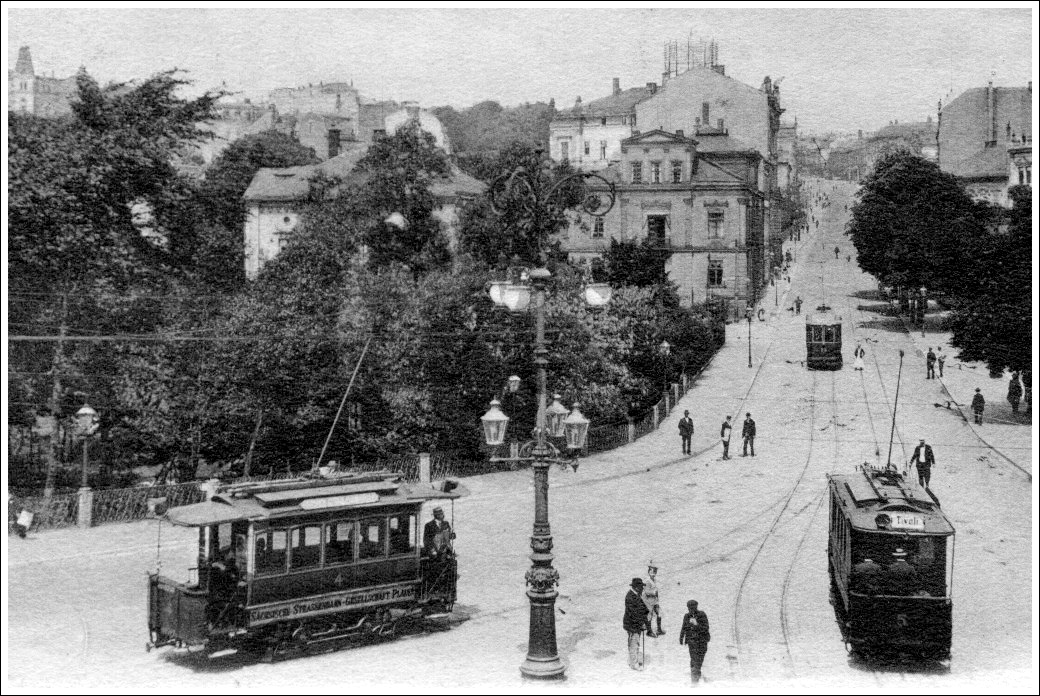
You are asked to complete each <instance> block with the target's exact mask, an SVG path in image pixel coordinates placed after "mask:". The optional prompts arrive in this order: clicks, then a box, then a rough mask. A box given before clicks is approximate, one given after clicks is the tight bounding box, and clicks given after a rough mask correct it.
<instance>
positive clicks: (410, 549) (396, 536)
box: [389, 515, 416, 555]
mask: <svg viewBox="0 0 1040 696" xmlns="http://www.w3.org/2000/svg"><path fill="white" fill-rule="evenodd" d="M389 524H390V554H391V555H394V554H403V553H415V543H416V542H415V515H394V516H393V517H391V518H390V520H389Z"/></svg>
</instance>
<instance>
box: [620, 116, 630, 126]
mask: <svg viewBox="0 0 1040 696" xmlns="http://www.w3.org/2000/svg"><path fill="white" fill-rule="evenodd" d="M621 125H622V126H627V125H628V116H622V117H621Z"/></svg>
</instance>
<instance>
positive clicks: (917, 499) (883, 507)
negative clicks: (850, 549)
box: [828, 467, 954, 536]
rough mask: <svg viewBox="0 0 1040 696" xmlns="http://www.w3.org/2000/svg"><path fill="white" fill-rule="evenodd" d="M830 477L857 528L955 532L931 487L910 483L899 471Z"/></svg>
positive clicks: (870, 469)
mask: <svg viewBox="0 0 1040 696" xmlns="http://www.w3.org/2000/svg"><path fill="white" fill-rule="evenodd" d="M828 478H829V479H830V481H831V490H833V491H834V492H835V494H836V495H837V497H838V499H839V501H840V503H841V505H842V506H843V508H844V510H845V514H846V515H847V516H848V518H849V521H850V522H851V523H852V526H853V527H854V528H856V529H860V530H864V531H870V532H878V531H883V532H907V533H916V534H934V535H942V536H947V535H951V534H953V533H954V528H953V525H952V524H950V521H949V520H948V519H947V518H946V515H944V514H943V512H942V510H941V509H940V508H939V501H938V499H937V498H935V496H934V495H932V494H931V492H930V491H927V489H925V490H921V489H919V488H915V487H913V486H911V485H909V484H908V483H907V482H906V481H905V480H904V478H903V476H902V475H901V474H899V473H897V472H891V471H886V470H878V469H874V468H870V467H868V468H866V469H863V470H860V471H857V472H855V473H854V474H832V475H831V476H829V477H828ZM882 515H884V516H885V517H884V518H882ZM879 519H880V520H882V521H881V522H879Z"/></svg>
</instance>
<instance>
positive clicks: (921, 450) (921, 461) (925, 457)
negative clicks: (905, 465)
mask: <svg viewBox="0 0 1040 696" xmlns="http://www.w3.org/2000/svg"><path fill="white" fill-rule="evenodd" d="M915 464H916V465H917V482H918V483H919V484H921V485H922V486H924V487H925V488H928V482H929V481H931V480H932V465H933V464H935V455H934V454H932V446H931V445H927V444H925V441H924V438H923V437H922V438H921V443H920V444H919V445H917V447H915V448H914V456H912V457H910V466H914V465H915Z"/></svg>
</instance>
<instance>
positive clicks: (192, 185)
mask: <svg viewBox="0 0 1040 696" xmlns="http://www.w3.org/2000/svg"><path fill="white" fill-rule="evenodd" d="M180 84H181V83H180V82H179V81H177V80H175V79H174V78H173V77H172V76H171V75H170V74H163V75H160V76H157V77H156V78H153V79H152V80H150V81H148V82H146V83H143V84H142V85H141V86H137V87H134V86H119V87H115V88H105V89H101V88H98V87H97V85H96V84H94V83H93V81H92V80H90V79H89V78H88V77H87V76H85V75H84V76H81V94H82V104H80V105H77V107H76V111H75V114H74V115H73V116H72V117H71V118H69V119H65V120H42V119H35V118H32V117H23V116H19V115H16V114H12V115H11V139H10V142H11V146H10V152H9V155H10V181H11V185H10V189H9V192H10V199H11V208H10V221H11V222H10V233H9V243H10V251H11V256H10V278H11V302H10V310H11V322H12V323H11V325H10V328H11V332H12V333H18V334H29V335H33V334H36V335H45V336H49V337H52V338H53V337H58V336H63V335H64V336H69V337H73V336H74V337H77V338H78V339H82V338H84V337H93V338H92V339H91V340H89V341H84V340H77V341H75V342H72V341H70V340H67V339H65V340H57V341H49V342H40V343H32V342H13V343H12V344H11V345H12V349H11V365H12V367H11V371H10V372H9V375H8V380H9V382H8V385H9V392H10V394H11V395H12V396H11V402H10V403H11V406H12V408H11V423H12V425H13V427H14V431H16V432H17V433H18V441H19V442H23V441H31V440H32V438H31V437H29V435H28V433H29V428H30V426H32V425H33V423H34V419H35V417H36V416H38V415H39V414H41V413H42V412H45V411H46V410H47V409H50V410H51V411H53V412H54V413H55V415H56V416H57V417H58V419H59V422H60V423H62V424H63V425H64V426H65V427H64V428H62V429H61V430H60V431H59V433H58V436H57V437H56V438H54V442H53V444H54V448H53V452H54V456H53V457H52V458H51V459H52V463H56V464H58V465H61V464H64V465H65V466H67V467H69V468H74V467H76V466H78V454H77V451H76V448H77V446H78V441H77V439H76V436H75V433H74V430H73V429H72V428H71V427H69V426H71V416H72V414H74V413H75V411H76V410H77V409H78V408H79V406H80V405H81V404H82V403H83V401H84V400H89V402H90V403H91V405H92V406H94V407H95V408H96V409H97V410H98V411H99V412H100V413H101V417H102V428H101V433H102V435H101V437H100V438H99V439H98V441H97V442H95V443H93V444H92V446H91V450H92V452H93V454H92V458H93V460H94V461H102V462H103V463H104V466H103V467H102V470H101V472H99V473H96V474H93V473H92V477H91V481H92V483H93V484H95V485H103V484H105V483H114V482H120V481H125V480H126V477H125V476H123V473H125V472H127V471H129V469H130V468H131V467H138V466H145V465H148V466H150V467H151V469H152V470H153V471H156V470H157V471H159V472H160V475H161V476H166V477H167V478H168V479H169V478H184V477H192V476H194V475H196V474H197V473H198V472H201V471H203V470H206V471H207V472H209V466H208V465H207V464H206V463H207V462H210V463H217V464H220V465H223V466H224V468H225V470H226V471H227V472H229V473H252V474H257V473H264V472H268V471H273V470H277V471H284V470H286V469H299V468H306V467H309V466H311V465H312V464H313V463H314V462H315V461H316V460H317V458H318V455H319V452H320V451H321V449H322V446H323V444H324V442H325V438H326V436H328V435H329V433H330V432H331V433H332V434H331V439H330V442H329V447H328V452H327V453H326V455H325V457H326V460H327V459H337V460H340V461H344V460H346V461H350V460H358V461H366V460H370V459H372V458H385V457H394V456H400V455H406V454H407V455H412V454H414V453H415V452H417V451H421V450H442V451H443V450H451V451H453V452H455V453H456V454H457V455H458V456H460V457H478V456H480V452H479V450H480V448H481V437H480V431H479V421H478V419H479V416H480V415H481V414H482V413H483V412H484V411H485V410H486V408H487V403H488V401H489V400H490V399H491V398H493V397H501V396H502V395H503V386H504V383H505V380H506V378H507V377H508V376H509V375H512V374H517V375H520V376H521V378H522V380H523V386H522V387H521V389H520V391H519V392H518V393H516V394H514V395H511V396H510V398H509V399H508V403H507V404H506V406H507V409H508V410H509V413H510V415H511V416H512V417H513V419H514V431H513V432H514V436H516V437H524V435H525V433H524V431H525V430H526V428H527V427H529V425H528V424H531V425H533V422H534V413H535V399H534V398H533V395H534V388H535V370H534V364H533V346H532V338H533V332H534V325H533V317H532V316H531V315H528V314H524V315H512V314H509V313H508V312H505V311H504V310H501V309H500V308H497V307H495V306H494V305H493V303H491V302H490V300H489V299H488V297H487V295H486V292H485V287H486V284H487V282H488V281H489V280H491V279H492V278H493V277H496V276H498V275H499V267H500V265H502V264H503V263H510V259H512V257H513V256H514V255H515V256H517V257H519V258H520V259H521V260H522V261H523V262H525V263H527V264H528V265H530V264H534V263H537V262H539V261H540V260H542V259H546V260H548V261H549V262H550V267H551V268H552V270H553V280H552V283H551V288H550V294H549V298H548V301H547V325H548V334H549V339H550V350H551V353H550V356H549V360H550V365H549V385H550V389H551V390H554V391H558V392H560V393H561V394H562V396H563V398H564V400H565V402H567V403H570V402H573V401H580V402H581V403H582V409H583V411H584V412H585V413H586V415H587V416H589V417H590V418H592V419H593V421H594V424H597V425H598V424H605V423H618V422H622V423H623V422H624V418H625V416H626V415H627V414H628V413H629V412H630V410H631V409H633V408H634V409H636V410H639V409H645V408H647V407H649V406H650V405H651V404H653V403H654V402H656V401H657V400H658V399H659V398H660V394H661V390H662V389H663V388H665V386H666V385H667V383H668V382H670V381H674V380H676V379H677V377H678V375H679V374H680V372H681V371H682V370H683V368H684V367H685V368H687V369H691V368H694V367H697V366H700V365H702V364H704V363H705V362H706V361H707V360H708V359H709V358H710V356H711V354H712V353H713V352H714V350H715V347H716V346H715V342H714V341H715V339H714V338H713V334H712V330H711V326H710V323H709V321H708V320H707V319H706V318H705V317H702V316H700V315H699V314H697V313H694V312H691V311H689V310H687V309H683V308H682V307H680V306H679V303H678V301H677V299H676V297H675V294H674V291H672V290H671V289H670V288H669V287H668V286H667V284H665V283H663V282H647V283H644V284H642V286H640V284H639V283H632V282H629V280H626V279H621V278H619V279H617V282H616V286H617V290H616V295H615V299H614V300H613V301H612V302H611V304H610V305H609V306H608V307H607V308H604V309H602V310H599V311H590V310H589V309H588V308H587V307H585V305H584V303H583V301H582V293H581V285H582V283H583V282H585V280H586V276H585V275H584V273H583V272H582V270H581V269H578V268H572V267H570V266H569V265H568V264H567V263H566V259H565V257H564V255H562V254H560V253H559V250H558V244H557V243H556V237H557V236H558V234H559V233H560V232H561V231H562V230H563V229H564V228H565V227H566V225H567V224H568V215H569V214H570V213H569V212H568V211H569V210H571V209H573V207H574V206H575V205H576V204H577V203H578V202H580V201H581V199H582V196H584V195H585V191H584V188H583V187H582V186H581V185H580V183H578V182H577V181H576V180H567V181H566V182H565V183H563V184H562V185H561V182H564V181H565V180H566V179H567V177H569V176H570V175H571V174H572V173H573V172H572V171H571V170H570V169H569V168H567V167H566V166H564V167H547V166H545V164H544V162H543V159H542V157H541V155H540V153H538V152H537V151H536V149H535V148H534V147H531V146H529V145H528V146H525V145H520V144H516V143H514V144H511V145H508V146H503V147H502V149H501V152H500V153H499V154H498V155H496V157H495V159H494V167H495V170H496V171H499V172H502V171H511V170H513V169H515V168H516V167H518V166H523V167H525V168H526V169H527V170H528V171H529V172H530V173H531V174H532V175H533V176H534V178H535V182H534V185H535V187H536V190H535V191H534V192H533V194H534V195H533V200H536V201H538V200H540V201H542V202H543V203H546V202H547V201H550V202H549V204H547V205H542V206H540V207H535V208H531V207H530V203H531V200H532V198H531V196H525V195H524V193H523V192H517V191H514V192H508V193H505V194H504V195H501V196H499V198H498V199H497V201H498V203H499V205H500V207H501V212H502V214H501V215H499V214H496V213H494V212H493V211H492V210H491V207H490V204H489V199H487V198H484V199H481V200H478V201H475V202H473V203H472V204H471V205H469V206H467V207H466V208H465V209H464V210H462V211H460V225H459V227H460V228H461V229H460V239H459V240H458V241H459V248H458V251H457V253H454V254H452V253H450V252H449V249H450V247H449V243H448V241H449V240H448V238H447V235H446V227H445V225H444V223H443V222H442V219H443V218H444V216H443V211H442V210H440V203H439V202H438V201H437V200H436V199H435V197H434V196H433V194H432V193H431V185H432V184H433V183H434V182H436V181H437V180H438V178H439V177H444V176H446V175H448V174H449V173H450V171H451V166H450V164H449V161H448V159H447V158H446V156H445V155H444V153H443V152H441V151H439V150H437V149H436V148H435V147H434V145H433V139H432V137H430V136H429V135H428V134H426V133H423V132H421V131H419V130H418V129H417V128H404V129H402V130H400V131H398V132H397V133H395V134H394V135H391V136H389V137H386V138H383V139H381V140H379V141H378V142H377V143H375V144H374V145H373V146H372V147H371V149H370V150H369V151H368V153H367V155H366V156H365V157H364V158H363V159H362V160H361V161H360V163H359V165H358V167H357V169H356V171H355V172H354V173H353V174H352V175H351V176H349V177H347V178H345V179H344V180H337V181H328V180H321V181H319V180H315V181H314V182H312V190H313V191H314V195H313V196H312V197H311V200H310V201H309V202H308V203H307V204H306V205H305V208H304V210H303V211H302V212H303V214H302V223H301V225H300V227H298V228H297V230H296V232H295V233H294V235H293V236H292V238H291V239H290V240H289V242H288V244H287V245H286V246H285V247H284V248H283V249H282V250H281V251H280V253H279V255H278V256H277V257H276V258H274V259H273V260H271V261H269V262H267V263H266V265H265V266H264V267H263V269H262V271H261V272H260V273H259V275H258V277H257V278H256V280H254V281H252V282H249V283H245V282H244V281H243V280H242V279H241V276H240V273H241V271H240V269H241V250H240V234H239V232H238V231H237V229H236V226H237V225H239V224H240V221H241V216H242V212H243V211H242V207H241V200H240V199H241V193H242V191H244V190H245V187H246V186H247V185H248V179H249V178H250V177H251V176H252V174H251V172H255V171H256V169H258V168H259V167H261V166H281V165H285V164H302V163H306V162H310V161H313V159H312V158H313V153H311V152H310V151H309V150H307V149H305V148H301V147H300V146H299V145H298V144H297V143H295V142H293V141H291V140H290V139H287V138H286V137H285V136H282V135H278V134H274V133H265V134H260V135H257V136H249V137H248V138H245V139H243V140H241V141H238V142H236V143H233V144H232V145H231V146H230V147H229V148H228V149H227V150H225V152H224V154H223V155H222V156H221V157H220V158H218V160H217V161H216V163H215V164H214V166H213V167H212V168H211V169H210V170H209V171H208V172H207V174H206V176H205V178H203V179H202V180H201V181H192V180H190V179H187V178H185V177H182V176H181V175H180V174H178V173H177V171H176V169H175V168H173V167H172V166H171V164H170V163H171V162H173V161H175V160H176V157H177V155H178V153H179V152H182V151H186V150H187V149H188V147H187V146H188V145H190V144H191V143H192V142H193V141H195V140H196V139H198V138H201V137H205V135H204V131H202V130H199V129H197V128H196V124H200V123H203V122H204V121H205V120H206V119H207V118H208V117H209V116H210V114H209V109H210V108H211V106H212V100H213V95H207V96H205V97H203V98H201V99H199V100H195V101H183V100H179V99H177V98H176V97H175V96H174V95H175V91H176V88H177V87H178V86H179V85H180ZM554 187H556V189H555V190H556V192H557V193H558V194H559V195H554V196H552V197H550V196H549V195H548V192H549V191H550V190H552V189H553V188H554ZM142 204H144V205H145V206H146V208H147V210H148V211H149V212H150V215H151V216H150V218H148V220H147V224H142V222H141V220H140V219H139V218H140V216H139V215H138V218H137V219H135V212H136V211H137V210H139V209H140V207H141V205H142ZM662 279H663V277H662ZM664 342H667V344H669V345H671V346H672V348H671V351H670V352H666V351H664V350H663V349H662V345H663V343H664ZM362 356H363V358H362ZM355 368H357V378H356V381H355V382H354V384H353V386H352V387H351V388H350V392H349V395H348V398H347V401H346V407H345V409H344V416H343V418H342V419H341V420H340V421H339V423H338V424H337V426H336V427H335V428H334V429H332V424H333V421H334V419H335V418H336V414H337V411H338V409H339V405H340V403H341V400H342V399H343V398H344V393H345V391H346V389H347V385H348V384H349V383H350V382H351V377H352V375H353V374H354V371H355ZM23 436H24V437H23ZM14 455H16V456H14V458H13V459H14V460H15V461H14V462H13V464H12V467H11V469H10V470H11V472H12V473H17V481H14V482H13V484H12V485H15V486H17V487H25V486H31V487H36V486H39V485H41V484H42V476H43V474H42V469H41V468H40V467H39V466H35V467H33V466H29V465H26V464H31V463H32V461H33V460H32V459H31V458H26V453H25V452H24V451H20V452H19V451H15V452H14ZM51 469H53V467H51ZM51 474H52V478H53V479H54V480H55V481H56V482H57V483H58V484H59V485H61V484H65V483H70V484H71V483H73V482H74V481H75V477H74V475H72V474H67V475H62V473H61V472H60V471H57V472H55V471H53V470H52V471H51Z"/></svg>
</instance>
